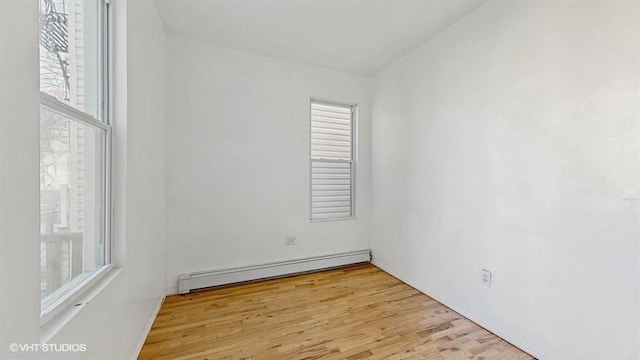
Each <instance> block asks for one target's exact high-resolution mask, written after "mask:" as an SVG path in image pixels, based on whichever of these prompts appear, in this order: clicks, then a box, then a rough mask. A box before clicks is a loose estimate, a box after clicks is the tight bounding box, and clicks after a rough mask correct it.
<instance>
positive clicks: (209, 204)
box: [166, 37, 371, 292]
mask: <svg viewBox="0 0 640 360" xmlns="http://www.w3.org/2000/svg"><path fill="white" fill-rule="evenodd" d="M167 44H168V45H167V72H168V73H167V126H166V131H167V142H166V161H167V162H166V186H167V190H166V199H167V218H166V234H167V283H166V288H167V291H168V292H175V291H176V289H177V278H178V275H179V274H182V273H189V272H193V271H202V270H211V269H219V268H226V267H232V266H241V265H255V264H260V263H265V262H273V261H280V260H289V259H296V258H302V257H310V256H316V255H324V254H332V253H338V252H343V251H350V250H361V249H366V248H368V245H369V244H368V243H369V240H368V234H369V226H370V207H371V204H370V178H371V168H370V162H371V158H370V153H371V152H370V146H371V143H370V136H371V135H370V134H371V127H370V120H369V119H370V113H369V109H370V92H369V81H368V80H367V79H364V78H360V77H354V76H350V75H344V74H340V73H335V72H331V71H327V70H321V69H318V68H312V67H306V66H302V65H296V64H292V63H287V62H283V61H279V60H275V59H271V58H267V57H262V56H257V55H252V54H249V53H244V52H240V51H236V50H230V49H226V48H222V47H217V46H214V45H209V44H206V43H203V42H197V41H192V40H186V39H182V38H176V37H170V38H169V40H168V43H167ZM312 96H314V97H320V98H326V99H330V100H335V101H343V102H348V103H358V104H359V106H360V107H359V109H360V114H359V129H358V139H359V142H358V164H357V166H358V168H357V172H358V174H357V178H358V184H357V195H356V196H357V208H358V219H357V220H347V221H336V222H324V223H314V224H311V223H310V222H309V126H310V125H309V121H310V120H309V116H310V115H309V106H310V105H309V99H310V97H312ZM286 234H295V235H296V237H297V245H295V246H287V247H285V246H284V241H285V239H284V238H285V235H286Z"/></svg>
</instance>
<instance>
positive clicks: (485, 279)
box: [480, 269, 491, 287]
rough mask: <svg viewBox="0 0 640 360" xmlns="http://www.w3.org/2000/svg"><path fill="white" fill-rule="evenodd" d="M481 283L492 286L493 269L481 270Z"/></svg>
mask: <svg viewBox="0 0 640 360" xmlns="http://www.w3.org/2000/svg"><path fill="white" fill-rule="evenodd" d="M480 283H481V284H482V285H484V286H487V287H491V271H489V270H485V269H482V270H480Z"/></svg>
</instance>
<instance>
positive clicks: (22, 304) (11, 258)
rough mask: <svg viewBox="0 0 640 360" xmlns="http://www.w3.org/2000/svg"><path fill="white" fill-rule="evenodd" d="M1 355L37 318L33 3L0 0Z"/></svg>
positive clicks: (32, 339)
mask: <svg viewBox="0 0 640 360" xmlns="http://www.w3.org/2000/svg"><path fill="white" fill-rule="evenodd" d="M0 54H2V55H1V56H0V273H2V274H4V275H3V276H2V277H0V358H1V359H8V358H9V356H10V355H12V354H11V353H10V352H9V344H11V343H13V342H15V343H37V342H38V341H39V335H38V334H39V326H38V324H39V321H40V300H39V299H40V288H39V284H40V280H39V279H40V271H39V269H40V257H39V253H40V236H39V226H40V219H39V216H40V208H39V202H38V201H39V195H38V194H39V185H38V182H39V176H40V175H39V171H40V169H39V165H38V163H39V156H40V152H39V150H38V149H39V148H38V147H39V140H38V139H39V136H40V135H39V134H40V130H39V129H40V120H39V119H40V118H39V107H38V106H39V97H38V2H37V1H22V0H2V1H0Z"/></svg>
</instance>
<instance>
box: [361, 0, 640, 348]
mask: <svg viewBox="0 0 640 360" xmlns="http://www.w3.org/2000/svg"><path fill="white" fill-rule="evenodd" d="M639 6H640V3H639V2H638V1H622V0H620V1H579V2H578V1H508V0H504V1H502V0H499V1H492V2H489V3H488V4H487V5H485V6H483V7H481V8H480V9H479V10H477V11H475V12H474V13H472V14H470V15H469V16H467V17H466V18H464V19H463V20H462V21H460V22H458V23H456V24H454V25H453V26H451V27H450V28H448V29H447V30H446V31H444V32H443V33H441V34H439V35H438V36H436V37H435V38H433V39H432V40H430V41H429V42H427V43H425V44H423V45H422V46H421V47H419V48H418V49H416V50H414V51H413V52H411V53H410V54H408V55H407V56H405V57H404V58H402V59H401V60H399V61H396V62H395V63H394V64H392V65H391V66H390V67H388V68H387V69H385V70H384V71H383V72H382V73H381V74H380V75H379V76H378V77H377V79H376V85H375V92H374V100H373V104H374V105H373V122H374V125H373V169H374V171H373V194H374V202H373V209H374V210H373V212H374V214H373V230H372V243H371V248H372V251H373V257H374V261H375V263H376V264H379V265H380V266H381V267H382V268H383V269H386V270H388V271H389V272H391V273H392V274H395V275H397V276H398V277H399V278H400V279H402V280H403V281H405V282H408V283H409V284H412V285H414V286H416V287H417V288H419V289H421V290H423V291H424V292H426V293H427V294H429V295H432V296H434V297H435V298H437V299H439V300H441V301H442V302H443V303H444V304H446V305H449V306H451V307H452V308H454V309H456V310H459V311H461V312H462V313H463V314H465V315H467V316H469V317H471V318H472V319H474V320H476V321H477V322H478V323H479V324H481V325H483V326H486V327H487V328H488V329H490V330H493V331H496V332H497V333H498V334H500V335H503V336H505V337H506V338H507V339H509V340H511V341H512V342H514V343H516V344H518V345H520V346H522V347H523V348H525V349H527V350H529V351H531V352H532V354H534V355H537V356H539V357H541V358H543V359H567V360H571V359H594V360H599V359H638V358H639V356H640V353H639V350H638V345H639V343H638V335H639V330H638V319H639V318H640V311H639V306H640V299H639V296H638V295H639V282H638V280H637V279H638V259H639V258H638V241H639V239H640V202H639V201H638V198H639V197H640V195H639V190H640V146H639V139H640V111H639V106H640V101H639V99H640V97H639V81H640V68H639V66H640V61H639V60H640V59H639V57H638V55H639V49H640V47H639V45H640V42H639V34H640V22H639V21H638V18H639V16H638V15H639V14H640V11H639V10H640V7H639ZM482 268H486V269H488V270H490V271H492V272H493V286H492V287H491V288H487V287H484V286H483V285H481V284H480V269H482Z"/></svg>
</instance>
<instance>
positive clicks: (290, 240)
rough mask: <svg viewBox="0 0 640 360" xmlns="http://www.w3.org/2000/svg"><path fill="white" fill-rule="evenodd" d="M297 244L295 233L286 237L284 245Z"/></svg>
mask: <svg viewBox="0 0 640 360" xmlns="http://www.w3.org/2000/svg"><path fill="white" fill-rule="evenodd" d="M295 244H296V236H295V235H286V236H285V237H284V245H285V246H291V245H295Z"/></svg>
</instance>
